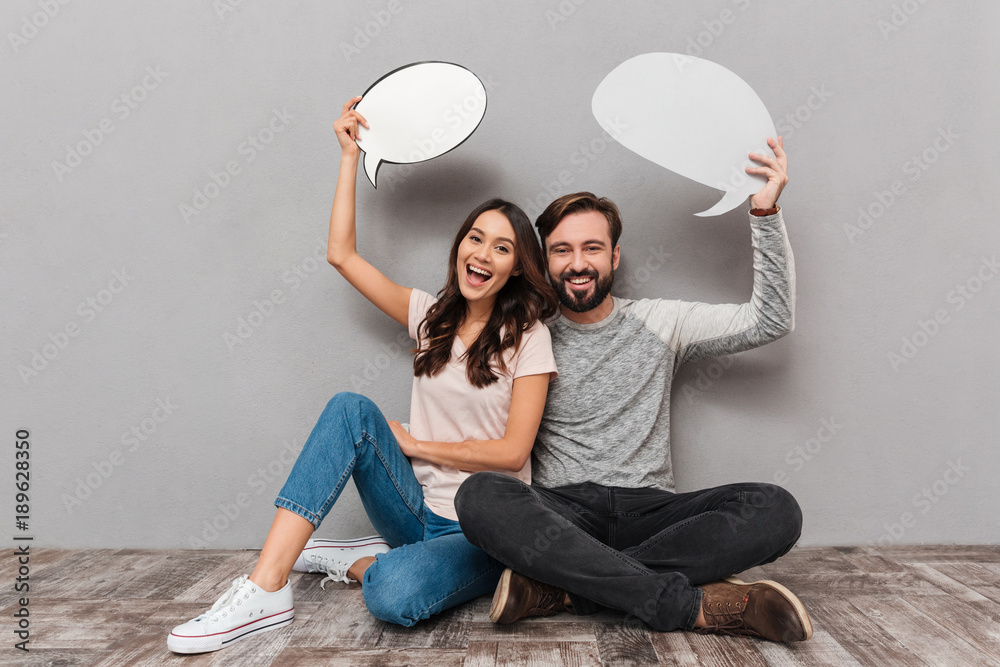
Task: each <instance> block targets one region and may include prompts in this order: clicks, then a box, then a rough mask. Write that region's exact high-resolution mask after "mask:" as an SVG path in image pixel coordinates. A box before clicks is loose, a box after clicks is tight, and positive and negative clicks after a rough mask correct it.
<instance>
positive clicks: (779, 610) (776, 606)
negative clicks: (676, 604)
mask: <svg viewBox="0 0 1000 667" xmlns="http://www.w3.org/2000/svg"><path fill="white" fill-rule="evenodd" d="M701 590H702V592H703V596H702V600H701V608H702V611H703V612H704V614H705V620H706V621H708V626H706V627H703V628H694V631H695V632H699V633H701V634H710V633H712V634H720V635H750V636H751V637H762V638H763V639H770V640H771V641H776V642H797V641H803V640H806V639H809V638H810V637H812V634H813V629H812V622H811V621H810V620H809V614H807V613H806V608H805V607H804V606H803V605H802V602H801V601H800V600H799V599H798V598H797V597H795V595H794V594H793V593H792V592H791V591H790V590H788V589H787V588H785V587H784V586H782V585H781V584H779V583H777V582H774V581H755V582H753V583H749V584H748V583H747V582H745V581H741V580H739V579H736V578H733V577H730V578H729V579H726V580H725V581H715V582H712V583H710V584H705V585H704V586H702V587H701Z"/></svg>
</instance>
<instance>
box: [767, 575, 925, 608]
mask: <svg viewBox="0 0 1000 667" xmlns="http://www.w3.org/2000/svg"><path fill="white" fill-rule="evenodd" d="M776 580H777V581H778V582H779V583H781V584H783V585H784V586H786V587H787V588H788V589H789V590H791V591H792V592H793V593H795V595H797V596H798V597H799V598H801V599H802V601H803V602H806V601H807V600H808V601H811V600H813V599H815V598H816V596H818V597H820V598H823V597H829V596H831V595H833V596H843V595H857V594H859V593H862V594H863V593H867V592H872V593H907V594H909V595H940V594H941V591H940V590H938V588H937V587H935V586H934V585H933V584H931V583H929V582H927V581H925V580H923V579H921V578H920V577H918V576H916V575H915V574H914V573H913V572H909V571H906V570H903V571H900V572H871V573H865V572H861V571H858V570H855V571H853V572H819V573H814V574H809V575H807V574H788V575H785V576H783V577H780V578H776Z"/></svg>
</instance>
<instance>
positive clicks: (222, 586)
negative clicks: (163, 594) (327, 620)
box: [173, 551, 305, 607]
mask: <svg viewBox="0 0 1000 667" xmlns="http://www.w3.org/2000/svg"><path fill="white" fill-rule="evenodd" d="M192 553H194V554H198V553H204V554H205V558H206V560H205V561H204V562H205V563H206V565H207V564H208V563H209V562H215V563H216V565H215V566H214V567H202V566H198V567H196V568H194V569H193V570H192V572H191V575H190V576H188V577H185V580H186V581H187V582H189V583H190V586H188V588H187V589H185V590H183V591H182V592H181V593H179V594H178V595H175V596H174V597H173V599H174V600H176V601H177V602H204V603H206V605H205V606H206V607H211V606H212V603H214V602H215V601H216V600H218V599H219V598H220V597H222V594H223V593H225V592H226V591H227V590H229V586H230V584H232V582H233V579H236V578H237V577H239V576H241V575H244V574H250V573H251V572H252V571H253V567H254V565H256V563H257V556H258V554H259V553H260V552H258V551H218V552H215V551H213V552H207V551H206V552H199V551H195V552H192ZM220 558H221V560H218V559H220ZM196 562H198V561H192V565H194V563H196ZM295 576H296V575H295V574H293V575H292V577H295ZM292 586H293V588H294V586H295V582H294V579H293V580H292ZM300 599H305V598H301V597H300V596H299V595H295V601H296V602H298V601H299V600H300Z"/></svg>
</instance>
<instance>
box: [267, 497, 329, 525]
mask: <svg viewBox="0 0 1000 667" xmlns="http://www.w3.org/2000/svg"><path fill="white" fill-rule="evenodd" d="M278 503H282V504H281V505H278ZM274 504H275V505H278V506H279V507H281V508H282V509H284V510H288V511H289V512H292V513H293V514H298V515H299V516H300V517H302V518H303V519H305V520H306V521H308V522H309V523H311V524H312V525H313V527H314V528H319V524H320V523H322V519H320V518H319V516H318V515H316V514H313V513H312V512H310V511H309V510H307V509H306V508H305V507H303V506H302V505H299V504H298V503H293V502H292V501H291V500H288V499H287V498H282V497H281V496H278V498H277V499H276V500H275V501H274ZM310 517H311V518H310Z"/></svg>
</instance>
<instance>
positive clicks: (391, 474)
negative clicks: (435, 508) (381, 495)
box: [352, 431, 427, 535]
mask: <svg viewBox="0 0 1000 667" xmlns="http://www.w3.org/2000/svg"><path fill="white" fill-rule="evenodd" d="M361 439H362V440H367V441H368V442H369V443H370V444H371V446H372V448H373V449H374V450H375V455H376V456H377V457H378V460H379V462H380V463H381V464H382V467H383V468H384V469H385V473H386V474H387V475H388V476H389V479H390V480H391V481H392V486H393V488H394V489H396V493H398V494H399V498H400V500H402V501H403V504H404V505H406V507H407V509H409V510H410V513H411V514H413V516H415V517H416V518H417V521H419V522H420V523H421V524H422V525H423V527H424V535H426V534H427V521H426V520H425V517H423V516H422V515H421V512H419V511H418V510H417V509H416V508H415V507H413V505H411V504H410V499H409V498H407V497H406V494H405V493H403V490H402V489H401V488H400V486H399V480H398V479H397V478H396V475H395V473H394V472H393V471H392V468H391V467H390V466H389V462H388V460H387V459H386V458H385V456H383V454H382V449H381V448H380V447H379V446H378V439H377V438H375V437H374V436H373V435H372V434H370V433H368V431H362V433H361ZM358 444H360V442H359V443H358ZM352 467H353V466H352Z"/></svg>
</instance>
